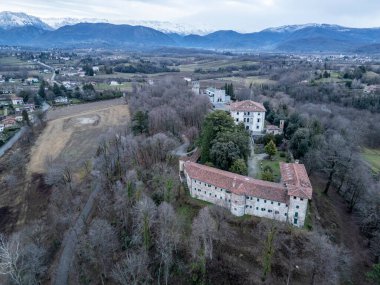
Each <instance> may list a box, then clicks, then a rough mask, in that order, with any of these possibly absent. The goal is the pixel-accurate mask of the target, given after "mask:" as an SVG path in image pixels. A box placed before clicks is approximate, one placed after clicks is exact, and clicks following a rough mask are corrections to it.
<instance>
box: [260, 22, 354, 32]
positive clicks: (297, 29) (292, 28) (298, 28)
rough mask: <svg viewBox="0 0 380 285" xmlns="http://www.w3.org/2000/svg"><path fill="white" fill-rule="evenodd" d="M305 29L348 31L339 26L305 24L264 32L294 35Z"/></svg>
mask: <svg viewBox="0 0 380 285" xmlns="http://www.w3.org/2000/svg"><path fill="white" fill-rule="evenodd" d="M305 28H329V29H346V30H347V28H344V27H341V26H338V25H329V24H315V23H310V24H303V25H287V26H280V27H274V28H268V29H265V30H263V31H262V32H274V33H293V32H296V31H299V30H302V29H305Z"/></svg>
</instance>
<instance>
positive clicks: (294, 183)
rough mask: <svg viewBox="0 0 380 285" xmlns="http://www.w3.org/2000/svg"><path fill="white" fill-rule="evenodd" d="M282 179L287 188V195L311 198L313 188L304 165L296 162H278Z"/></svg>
mask: <svg viewBox="0 0 380 285" xmlns="http://www.w3.org/2000/svg"><path fill="white" fill-rule="evenodd" d="M280 171H281V178H282V181H283V182H284V183H285V185H286V187H287V189H288V195H290V196H296V197H300V198H304V199H311V198H312V195H313V188H312V186H311V183H310V179H309V176H308V175H307V172H306V169H305V166H304V165H303V164H298V163H283V162H281V163H280Z"/></svg>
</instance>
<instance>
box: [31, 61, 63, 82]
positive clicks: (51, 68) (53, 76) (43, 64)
mask: <svg viewBox="0 0 380 285" xmlns="http://www.w3.org/2000/svg"><path fill="white" fill-rule="evenodd" d="M37 63H38V64H39V65H42V66H43V67H46V68H48V69H50V70H51V71H52V72H53V74H52V76H51V79H50V82H51V83H52V84H53V83H57V84H60V83H59V82H58V81H55V75H56V74H55V68H54V67H52V66H49V65H47V64H46V63H43V62H41V61H37Z"/></svg>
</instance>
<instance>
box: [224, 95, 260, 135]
mask: <svg viewBox="0 0 380 285" xmlns="http://www.w3.org/2000/svg"><path fill="white" fill-rule="evenodd" d="M230 112H231V116H232V118H233V119H234V121H235V123H236V124H239V123H243V124H244V126H245V128H246V130H248V131H250V132H251V133H262V132H263V130H264V124H265V113H266V109H265V107H264V106H263V105H262V104H260V103H257V102H254V101H250V100H246V101H241V102H236V103H232V104H231V107H230Z"/></svg>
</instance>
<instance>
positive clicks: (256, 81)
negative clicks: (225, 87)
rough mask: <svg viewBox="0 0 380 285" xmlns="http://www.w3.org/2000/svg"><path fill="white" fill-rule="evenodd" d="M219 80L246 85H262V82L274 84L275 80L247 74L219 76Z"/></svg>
mask: <svg viewBox="0 0 380 285" xmlns="http://www.w3.org/2000/svg"><path fill="white" fill-rule="evenodd" d="M219 79H221V80H226V81H231V82H232V83H235V84H241V85H244V86H246V87H249V86H250V85H251V84H252V85H262V84H274V83H276V81H273V80H270V79H268V78H265V77H262V76H248V77H223V78H219Z"/></svg>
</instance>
